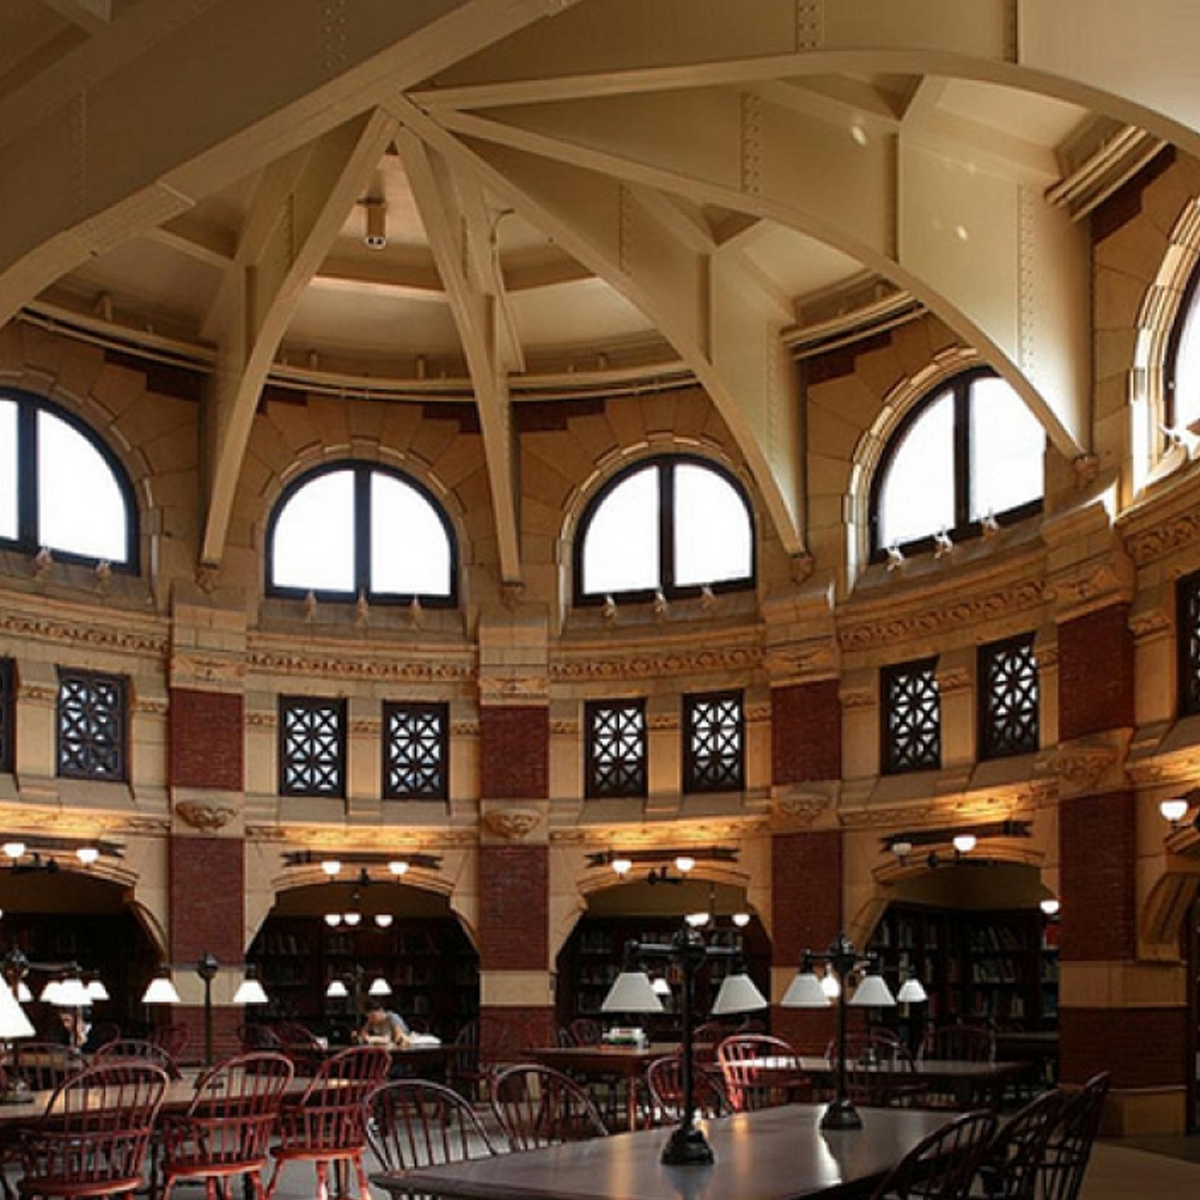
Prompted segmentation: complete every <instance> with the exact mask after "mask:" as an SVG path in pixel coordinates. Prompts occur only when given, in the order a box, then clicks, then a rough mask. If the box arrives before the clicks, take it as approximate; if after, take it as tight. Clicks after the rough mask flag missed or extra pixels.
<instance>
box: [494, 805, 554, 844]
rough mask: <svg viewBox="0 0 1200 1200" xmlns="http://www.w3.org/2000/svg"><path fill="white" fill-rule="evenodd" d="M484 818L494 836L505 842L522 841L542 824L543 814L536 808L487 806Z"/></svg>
mask: <svg viewBox="0 0 1200 1200" xmlns="http://www.w3.org/2000/svg"><path fill="white" fill-rule="evenodd" d="M482 820H483V824H484V827H485V828H486V829H487V831H488V832H489V833H490V834H492V836H493V837H496V838H499V839H500V840H501V841H505V842H521V841H524V840H525V839H526V838H528V837H529V835H530V834H531V833H533V832H534V830H536V829H537V828H538V826H539V825H541V823H542V814H541V813H540V812H539V811H538V810H537V809H536V808H521V807H515V806H511V805H504V806H495V807H492V806H485V807H484V810H483V814H482Z"/></svg>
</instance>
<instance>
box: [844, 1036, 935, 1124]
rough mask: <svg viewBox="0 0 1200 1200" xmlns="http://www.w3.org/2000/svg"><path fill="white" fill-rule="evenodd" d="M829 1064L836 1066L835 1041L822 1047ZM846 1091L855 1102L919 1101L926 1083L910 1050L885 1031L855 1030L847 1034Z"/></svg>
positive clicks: (888, 1103) (924, 1094) (900, 1102)
mask: <svg viewBox="0 0 1200 1200" xmlns="http://www.w3.org/2000/svg"><path fill="white" fill-rule="evenodd" d="M825 1057H826V1059H827V1060H828V1061H829V1064H830V1066H831V1067H833V1068H835V1069H836V1067H837V1059H838V1042H837V1039H836V1038H834V1039H833V1040H831V1041H830V1042H829V1044H828V1045H827V1046H826V1047H825ZM846 1091H847V1094H848V1095H849V1097H850V1100H851V1101H852V1102H853V1103H854V1104H867V1105H876V1106H887V1105H891V1104H915V1103H920V1102H922V1101H923V1100H924V1099H925V1097H926V1095H927V1093H928V1091H929V1088H928V1085H927V1084H926V1083H925V1082H924V1080H922V1079H919V1078H918V1077H917V1073H916V1063H915V1061H914V1060H913V1056H912V1054H911V1053H910V1052H909V1050H908V1047H906V1046H905V1045H904V1044H903V1043H902V1042H900V1041H898V1040H897V1039H896V1038H894V1037H890V1036H888V1035H886V1034H878V1033H855V1034H848V1035H847V1037H846Z"/></svg>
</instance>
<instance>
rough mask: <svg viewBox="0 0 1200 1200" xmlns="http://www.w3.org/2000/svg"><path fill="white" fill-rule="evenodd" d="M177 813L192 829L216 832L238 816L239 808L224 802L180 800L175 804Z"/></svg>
mask: <svg viewBox="0 0 1200 1200" xmlns="http://www.w3.org/2000/svg"><path fill="white" fill-rule="evenodd" d="M175 815H176V816H177V817H178V818H179V819H180V820H181V821H182V822H183V823H184V824H185V825H188V826H190V827H191V828H192V829H199V830H200V831H201V832H203V833H216V831H217V830H218V829H224V828H225V826H226V825H228V824H229V822H230V821H232V820H233V818H234V817H236V816H237V810H236V809H233V808H229V807H228V806H227V805H224V804H205V803H203V802H202V801H199V800H180V801H179V802H178V803H177V804H176V805H175Z"/></svg>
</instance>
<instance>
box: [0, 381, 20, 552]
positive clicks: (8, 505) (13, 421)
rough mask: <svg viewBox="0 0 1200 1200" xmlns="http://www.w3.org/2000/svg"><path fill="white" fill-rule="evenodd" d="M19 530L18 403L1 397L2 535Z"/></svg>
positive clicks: (0, 476)
mask: <svg viewBox="0 0 1200 1200" xmlns="http://www.w3.org/2000/svg"><path fill="white" fill-rule="evenodd" d="M17 531H18V526H17V405H16V402H15V401H13V400H3V399H0V537H2V538H9V539H15V538H16V536H17Z"/></svg>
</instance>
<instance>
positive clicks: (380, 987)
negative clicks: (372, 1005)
mask: <svg viewBox="0 0 1200 1200" xmlns="http://www.w3.org/2000/svg"><path fill="white" fill-rule="evenodd" d="M391 994H392V985H391V984H390V983H388V981H387V980H386V979H384V977H383V976H382V975H377V976H376V977H375V978H374V979H372V980H371V986H370V987H369V988H367V995H368V996H390V995H391Z"/></svg>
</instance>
